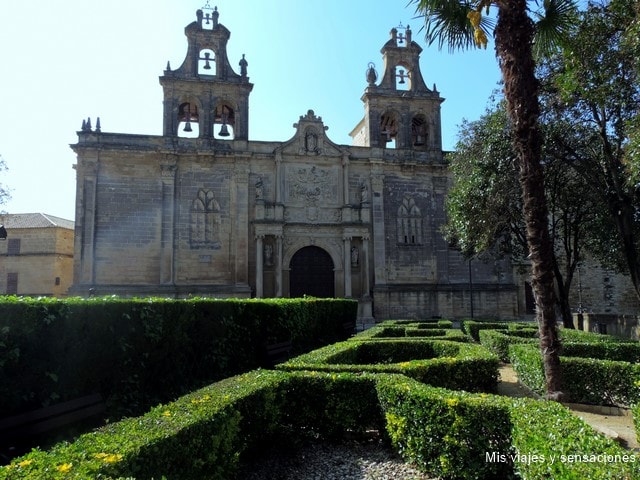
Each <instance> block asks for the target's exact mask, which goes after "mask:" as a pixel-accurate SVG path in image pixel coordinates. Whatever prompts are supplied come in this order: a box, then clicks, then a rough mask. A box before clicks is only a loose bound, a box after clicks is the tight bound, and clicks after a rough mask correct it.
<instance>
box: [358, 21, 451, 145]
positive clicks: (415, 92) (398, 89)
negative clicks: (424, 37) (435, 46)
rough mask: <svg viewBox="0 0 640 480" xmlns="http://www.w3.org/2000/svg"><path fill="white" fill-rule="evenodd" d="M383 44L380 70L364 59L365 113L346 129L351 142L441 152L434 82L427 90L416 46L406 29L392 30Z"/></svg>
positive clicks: (418, 47) (436, 92) (438, 111)
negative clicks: (365, 82) (349, 129)
mask: <svg viewBox="0 0 640 480" xmlns="http://www.w3.org/2000/svg"><path fill="white" fill-rule="evenodd" d="M390 35H391V38H390V39H389V41H388V42H387V43H385V44H384V46H383V47H382V49H381V50H380V52H381V53H382V60H383V72H382V79H381V80H380V83H378V84H376V82H377V80H378V72H377V71H376V69H375V65H374V64H373V63H369V66H368V68H367V72H366V79H367V83H368V86H367V87H366V89H365V92H364V94H363V96H362V101H363V102H364V107H365V116H364V118H363V119H362V120H361V121H360V123H359V124H358V125H357V126H356V127H355V128H354V129H353V131H352V132H351V137H352V138H353V144H354V145H359V146H367V147H380V148H397V149H411V150H418V151H425V152H440V153H441V151H442V138H441V136H442V132H441V124H440V104H441V103H442V102H443V101H444V99H443V98H442V97H440V94H439V93H438V91H437V90H436V86H435V84H434V86H433V89H432V90H430V89H429V88H427V86H426V85H425V82H424V79H423V78H422V73H421V72H420V53H421V52H422V48H421V47H420V46H419V45H418V44H417V43H416V42H414V41H412V38H411V37H412V33H411V28H410V27H409V26H407V27H404V26H402V25H400V26H398V27H396V28H392V29H391V32H390Z"/></svg>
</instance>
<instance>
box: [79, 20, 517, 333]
mask: <svg viewBox="0 0 640 480" xmlns="http://www.w3.org/2000/svg"><path fill="white" fill-rule="evenodd" d="M185 34H186V36H187V40H188V50H187V54H186V57H185V59H184V62H183V63H182V65H181V66H180V67H179V68H177V69H175V70H172V69H171V67H170V66H169V65H167V68H166V70H165V71H164V74H163V75H162V76H161V77H160V84H161V85H162V88H163V92H164V117H163V133H162V135H157V136H155V135H135V134H121V133H108V132H103V131H102V129H101V128H100V124H99V122H98V123H97V124H96V125H95V127H93V126H92V125H90V122H83V127H82V130H81V131H80V132H78V142H77V143H76V144H74V145H72V148H73V150H74V151H75V152H76V154H77V164H76V166H75V168H76V174H77V192H76V219H75V220H76V223H75V224H76V231H75V247H74V248H75V253H74V284H73V286H72V289H71V292H72V293H74V294H79V295H87V294H89V293H95V294H99V295H102V294H119V295H138V296H142V295H159V296H171V297H186V296H189V295H194V296H195V295H202V296H215V297H296V296H302V295H312V296H317V297H349V298H354V299H357V300H358V301H359V305H360V308H359V316H360V319H361V321H362V322H364V323H367V322H371V321H373V319H376V320H382V319H386V318H429V317H443V318H461V317H470V316H484V317H486V316H491V317H501V318H515V317H518V316H519V315H520V313H521V311H522V306H519V303H522V301H521V302H519V301H518V298H519V295H518V288H517V286H516V284H515V281H514V276H513V269H512V268H511V265H510V263H509V261H508V260H505V259H496V260H491V261H484V262H480V261H473V262H468V261H466V260H465V259H464V258H463V257H462V256H461V255H460V254H459V252H457V251H456V250H454V249H452V248H451V247H450V246H449V245H448V244H447V242H446V241H445V240H444V238H443V237H442V236H441V234H440V227H441V225H442V224H443V223H444V221H445V209H444V201H445V195H446V192H447V189H448V187H449V186H450V182H451V177H450V174H449V171H448V168H447V163H446V161H445V158H444V155H443V151H442V144H441V128H440V125H441V124H440V108H441V104H442V102H443V101H444V99H443V98H442V97H441V96H440V94H439V92H438V91H437V90H436V87H435V85H434V86H433V88H431V89H430V88H428V87H427V85H426V83H425V81H424V79H423V77H422V74H421V72H420V63H419V60H420V53H421V51H422V49H421V48H420V46H419V45H418V44H417V43H416V42H414V41H413V40H412V38H411V30H410V29H409V28H399V29H398V28H394V29H392V30H391V33H390V38H389V39H388V41H387V42H386V43H385V44H384V45H383V47H382V55H383V59H382V60H383V69H382V71H381V72H380V75H379V74H378V72H377V71H376V69H375V67H374V65H373V64H370V65H369V69H368V71H367V75H366V84H365V85H364V87H365V88H364V94H363V95H362V101H363V102H364V107H365V115H364V118H363V119H362V120H361V121H360V122H359V123H358V124H357V125H356V127H355V128H354V129H353V131H352V132H351V136H352V138H353V144H352V145H348V146H347V145H338V144H335V143H334V142H332V141H331V139H330V138H329V137H328V136H327V134H326V131H327V127H326V126H325V125H324V123H323V121H322V118H321V117H320V116H318V115H316V114H315V113H314V112H313V111H312V110H309V111H307V112H306V113H303V114H302V115H300V117H299V119H298V120H297V122H296V123H295V124H294V128H295V133H294V135H293V137H292V138H291V139H290V140H288V141H286V142H264V141H259V142H258V141H251V140H250V139H249V131H248V130H249V128H248V127H249V96H250V93H251V90H252V87H253V85H252V83H250V81H249V77H248V74H247V70H248V68H247V61H246V60H245V58H244V55H243V58H242V59H240V60H239V65H238V72H239V73H238V72H236V71H235V70H234V69H233V68H232V66H231V63H230V60H229V59H228V57H227V49H226V46H227V42H228V40H229V36H230V32H229V30H227V28H226V27H225V26H224V25H222V24H221V23H220V22H219V14H218V11H217V10H213V9H202V10H198V11H197V12H196V20H195V21H194V22H193V23H191V24H190V25H188V26H187V27H186V28H185ZM520 296H522V295H520Z"/></svg>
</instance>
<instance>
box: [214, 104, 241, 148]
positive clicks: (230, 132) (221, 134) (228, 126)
mask: <svg viewBox="0 0 640 480" xmlns="http://www.w3.org/2000/svg"><path fill="white" fill-rule="evenodd" d="M235 125H236V115H235V112H234V110H233V108H231V107H230V106H229V105H227V104H220V105H218V106H217V107H216V112H215V116H214V119H213V137H214V138H217V139H218V140H233V138H234V136H235V134H234V129H235Z"/></svg>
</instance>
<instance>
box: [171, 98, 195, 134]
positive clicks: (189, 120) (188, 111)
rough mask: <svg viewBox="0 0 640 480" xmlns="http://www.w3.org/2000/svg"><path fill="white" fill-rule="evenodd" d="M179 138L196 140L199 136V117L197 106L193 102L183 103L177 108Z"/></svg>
mask: <svg viewBox="0 0 640 480" xmlns="http://www.w3.org/2000/svg"><path fill="white" fill-rule="evenodd" d="M176 134H177V135H178V136H179V137H185V138H197V137H199V136H200V116H199V115H198V106H197V105H196V104H195V103H193V102H184V103H181V104H180V107H179V108H178V131H177V132H176Z"/></svg>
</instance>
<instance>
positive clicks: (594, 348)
mask: <svg viewBox="0 0 640 480" xmlns="http://www.w3.org/2000/svg"><path fill="white" fill-rule="evenodd" d="M558 333H559V336H560V340H561V341H562V342H563V346H566V348H564V347H563V348H564V350H563V353H564V354H565V355H567V356H572V357H592V358H600V359H608V360H623V361H630V362H638V361H639V360H640V343H638V342H635V341H633V340H627V339H621V338H619V337H614V336H611V335H601V334H598V333H591V332H583V331H580V330H572V329H567V328H561V329H560V330H559V332H558ZM478 337H479V339H480V343H481V344H482V345H484V346H485V347H487V348H488V349H489V350H490V351H492V352H493V353H495V354H496V355H498V357H500V359H501V360H502V361H503V362H508V361H509V345H513V344H538V343H539V339H538V331H537V330H536V329H529V328H509V329H508V330H506V331H505V330H504V329H501V330H479V331H478ZM568 349H571V350H568Z"/></svg>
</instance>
